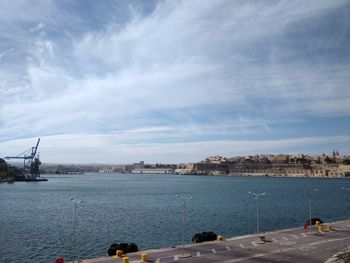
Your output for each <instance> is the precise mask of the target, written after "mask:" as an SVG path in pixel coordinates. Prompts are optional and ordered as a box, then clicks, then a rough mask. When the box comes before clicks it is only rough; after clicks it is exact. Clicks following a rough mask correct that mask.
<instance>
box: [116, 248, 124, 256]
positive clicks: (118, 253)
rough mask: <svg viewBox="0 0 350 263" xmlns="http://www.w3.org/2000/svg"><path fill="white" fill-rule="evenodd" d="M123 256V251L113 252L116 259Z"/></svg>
mask: <svg viewBox="0 0 350 263" xmlns="http://www.w3.org/2000/svg"><path fill="white" fill-rule="evenodd" d="M123 254H124V251H123V250H117V251H116V252H115V255H116V256H117V257H121V256H122V255H123Z"/></svg>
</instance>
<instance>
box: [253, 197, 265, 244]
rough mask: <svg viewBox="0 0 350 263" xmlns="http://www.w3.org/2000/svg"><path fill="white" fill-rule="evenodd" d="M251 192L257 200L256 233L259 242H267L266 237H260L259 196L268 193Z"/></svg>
mask: <svg viewBox="0 0 350 263" xmlns="http://www.w3.org/2000/svg"><path fill="white" fill-rule="evenodd" d="M249 194H251V195H253V196H254V199H255V200H256V234H257V235H258V242H259V243H265V240H264V237H260V223H259V198H260V197H262V196H264V195H266V193H260V194H257V193H254V192H251V191H250V192H249Z"/></svg>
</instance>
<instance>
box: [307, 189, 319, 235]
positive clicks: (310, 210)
mask: <svg viewBox="0 0 350 263" xmlns="http://www.w3.org/2000/svg"><path fill="white" fill-rule="evenodd" d="M312 192H318V189H314V190H312V191H309V192H308V193H307V196H308V198H309V220H310V222H309V223H310V232H312V208H311V193H312Z"/></svg>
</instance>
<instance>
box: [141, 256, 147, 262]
mask: <svg viewBox="0 0 350 263" xmlns="http://www.w3.org/2000/svg"><path fill="white" fill-rule="evenodd" d="M147 261H148V254H141V262H147Z"/></svg>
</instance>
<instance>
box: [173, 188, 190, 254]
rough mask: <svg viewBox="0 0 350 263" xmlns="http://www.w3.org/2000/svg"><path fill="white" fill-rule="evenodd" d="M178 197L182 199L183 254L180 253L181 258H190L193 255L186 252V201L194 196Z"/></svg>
mask: <svg viewBox="0 0 350 263" xmlns="http://www.w3.org/2000/svg"><path fill="white" fill-rule="evenodd" d="M176 197H177V198H179V199H180V200H182V254H181V255H179V257H181V258H188V257H191V256H192V255H191V254H185V253H184V249H185V219H186V202H188V201H190V200H191V199H192V196H189V197H184V196H180V195H178V194H177V195H176Z"/></svg>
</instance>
